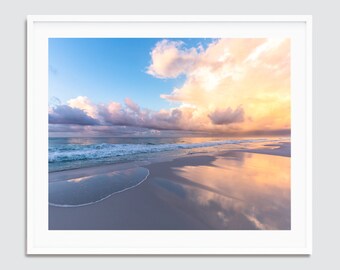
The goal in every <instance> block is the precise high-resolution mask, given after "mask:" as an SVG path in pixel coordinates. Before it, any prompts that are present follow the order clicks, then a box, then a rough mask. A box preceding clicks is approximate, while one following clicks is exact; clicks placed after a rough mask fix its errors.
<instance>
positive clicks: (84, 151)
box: [48, 139, 266, 163]
mask: <svg viewBox="0 0 340 270" xmlns="http://www.w3.org/2000/svg"><path fill="white" fill-rule="evenodd" d="M264 141H266V139H249V140H224V141H210V142H204V143H179V144H108V143H101V144H90V145H81V144H62V145H53V146H50V147H49V153H48V161H49V163H55V162H65V161H75V160H95V159H103V158H110V157H120V156H130V155H137V154H148V153H158V152H166V151H174V150H180V149H196V148H205V147H214V146H221V145H228V144H243V143H252V142H264Z"/></svg>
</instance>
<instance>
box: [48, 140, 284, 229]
mask: <svg viewBox="0 0 340 270" xmlns="http://www.w3.org/2000/svg"><path fill="white" fill-rule="evenodd" d="M268 147H272V149H268ZM268 147H266V148H262V149H261V148H257V149H249V151H248V150H247V149H242V150H228V151H221V152H219V151H217V152H210V153H194V154H189V155H186V156H184V157H179V158H174V159H172V160H170V161H169V160H166V161H158V162H152V163H149V164H146V163H147V162H144V164H143V165H141V164H130V163H128V164H124V163H123V164H113V165H104V166H97V167H90V168H82V169H73V170H72V171H61V172H53V173H49V178H50V179H49V181H50V182H54V181H63V180H69V179H72V178H76V177H81V176H84V175H96V174H105V173H108V172H112V171H113V170H122V171H123V170H126V169H128V168H131V166H140V167H144V168H146V169H148V170H149V175H148V176H147V177H146V179H145V180H144V181H142V182H141V183H140V184H139V185H137V186H135V187H131V188H128V189H127V190H124V192H119V193H114V194H111V195H110V196H108V197H107V198H105V199H102V200H100V201H98V202H94V203H91V204H87V205H83V206H74V207H60V206H53V205H49V229H50V230H157V229H160V230H211V229H215V230H221V229H237V230H242V229H247V230H249V229H250V230H255V229H290V208H289V209H288V208H287V207H288V206H287V205H289V207H290V182H289V181H290V179H288V178H287V176H286V173H289V171H287V170H288V169H287V170H286V171H287V172H284V174H283V175H281V174H282V173H280V170H278V172H275V173H277V174H278V175H277V177H278V180H277V181H276V182H275V183H274V184H273V187H272V188H271V189H270V190H269V191H270V192H269V191H268V184H266V185H265V187H266V190H265V192H269V193H270V196H269V195H268V194H267V195H266V196H265V195H264V193H263V191H262V190H261V186H262V184H261V182H258V181H259V180H256V178H254V180H251V179H248V178H249V177H250V178H251V177H255V176H256V175H258V174H259V175H261V177H262V178H263V177H267V175H270V173H269V172H268V173H266V170H267V169H266V168H268V170H271V168H270V167H274V168H281V167H282V164H283V165H284V166H286V167H287V166H290V165H289V164H290V162H289V156H288V151H287V149H288V148H289V143H281V144H276V145H275V146H274V145H273V146H268ZM289 154H290V153H289ZM268 155H271V156H273V157H269V156H268ZM254 162H260V163H259V164H260V165H261V166H257V165H256V164H257V163H254ZM268 162H269V163H268ZM273 162H274V163H273ZM253 163H254V164H253ZM267 163H268V164H270V165H272V166H267V165H263V164H267ZM271 163H273V164H271ZM263 168H264V169H263ZM287 168H289V167H287ZM273 172H274V171H273ZM226 173H227V174H226ZM222 176H223V177H222ZM221 177H222V178H221ZM235 177H236V178H235ZM247 177H248V178H247ZM236 180H237V182H235V181H236ZM260 180H262V179H260ZM254 181H255V182H254ZM266 181H267V182H266V183H269V184H271V182H270V179H267V180H266ZM287 181H288V182H287ZM236 183H237V184H236ZM282 183H283V184H282ZM250 187H253V189H252V188H250ZM278 188H279V189H281V191H280V193H279V195H277V194H275V193H277V190H278ZM288 191H289V193H288ZM253 193H254V194H253ZM256 194H257V195H256ZM274 194H275V195H274ZM113 195H114V196H113ZM255 195H256V196H255ZM268 196H269V197H270V198H271V196H274V197H275V201H273V202H274V204H276V203H277V206H276V207H277V208H278V209H279V210H275V209H271V208H270V207H269V206H267V204H268V205H269V204H270V203H273V202H272V201H271V200H269V199H268ZM278 196H281V197H282V198H280V197H279V199H280V200H278ZM274 197H273V198H274ZM259 198H260V199H259ZM268 200H269V202H268ZM251 205H253V206H251ZM268 207H269V208H268ZM267 208H268V209H267ZM263 211H265V212H266V211H267V212H268V213H270V214H264V213H262V212H263ZM257 212H258V213H257ZM276 212H282V213H283V214H282V213H281V214H280V215H279V216H277V217H276V218H275V219H273V220H271V219H270V220H268V217H266V215H268V216H270V215H271V216H276V215H277V213H276ZM225 215H227V216H225ZM281 215H282V217H281Z"/></svg>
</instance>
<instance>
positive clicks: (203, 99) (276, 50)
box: [150, 38, 290, 133]
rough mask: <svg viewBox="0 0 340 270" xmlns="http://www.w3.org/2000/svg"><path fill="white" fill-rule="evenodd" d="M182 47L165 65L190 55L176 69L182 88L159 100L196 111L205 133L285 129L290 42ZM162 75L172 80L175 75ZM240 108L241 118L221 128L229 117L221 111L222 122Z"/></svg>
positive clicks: (247, 40) (225, 42)
mask: <svg viewBox="0 0 340 270" xmlns="http://www.w3.org/2000/svg"><path fill="white" fill-rule="evenodd" d="M182 47H183V46H182ZM182 47H179V46H177V50H178V51H177V52H176V54H173V55H172V56H173V58H172V59H170V56H169V55H167V57H166V62H167V63H172V62H176V61H177V59H178V57H177V55H181V54H186V53H187V51H195V52H196V53H195V56H194V57H195V59H192V60H191V61H190V63H191V64H190V65H187V66H186V68H184V69H181V73H180V74H184V75H185V77H186V79H185V82H184V83H183V85H182V86H180V87H176V88H174V89H173V90H172V92H171V93H164V94H162V95H161V98H163V99H166V100H168V101H170V102H177V103H179V104H187V105H189V106H193V107H195V108H196V112H195V115H200V121H201V123H202V126H204V128H207V129H210V130H219V131H221V132H231V131H233V130H235V129H237V130H238V131H239V132H244V133H247V132H251V131H255V130H258V129H260V128H262V129H264V130H267V131H271V130H273V131H274V130H281V129H289V128H290V40H289V39H281V38H271V39H266V38H230V39H228V38H227V39H217V40H214V41H213V42H211V43H210V44H209V45H208V46H207V48H206V49H205V50H199V48H198V47H197V48H191V49H185V50H182ZM161 57H162V55H161V54H159V55H158V58H159V59H157V61H158V62H162V61H161V59H160V58H161ZM152 59H154V58H152ZM153 64H154V63H153V62H152V63H151V65H150V66H151V67H152V66H153ZM162 74H163V77H165V76H166V75H168V77H174V76H175V75H178V74H179V72H177V73H176V72H175V73H172V72H169V73H168V74H166V72H165V71H163V73H162ZM171 75H172V76H171ZM156 77H157V76H156ZM240 104H242V114H237V115H236V116H238V117H236V118H235V119H236V120H240V119H241V115H243V120H242V121H234V122H233V123H232V124H226V123H228V122H229V121H230V120H231V118H230V117H228V115H229V114H228V113H225V114H224V117H225V119H223V117H222V115H223V113H220V112H223V111H224V110H225V108H238V106H239V105H240ZM237 112H239V113H240V112H241V111H237ZM205 116H208V117H205ZM222 120H224V121H222ZM206 121H209V122H210V123H211V124H212V126H211V125H209V124H208V123H207V122H206ZM220 123H224V124H220Z"/></svg>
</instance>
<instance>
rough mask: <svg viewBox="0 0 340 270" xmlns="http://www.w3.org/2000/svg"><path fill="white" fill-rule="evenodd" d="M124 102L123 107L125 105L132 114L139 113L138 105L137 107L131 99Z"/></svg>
mask: <svg viewBox="0 0 340 270" xmlns="http://www.w3.org/2000/svg"><path fill="white" fill-rule="evenodd" d="M124 102H125V105H126V106H127V107H128V108H129V109H130V110H131V111H133V112H135V113H139V111H140V108H139V105H138V104H137V103H135V102H133V100H132V99H130V98H125V100H124Z"/></svg>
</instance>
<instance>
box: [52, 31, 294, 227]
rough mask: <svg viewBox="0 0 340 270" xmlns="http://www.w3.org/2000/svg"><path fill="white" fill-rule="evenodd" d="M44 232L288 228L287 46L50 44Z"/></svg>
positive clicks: (225, 41) (133, 41)
mask: <svg viewBox="0 0 340 270" xmlns="http://www.w3.org/2000/svg"><path fill="white" fill-rule="evenodd" d="M48 69H49V70H48V96H49V101H48V102H49V104H48V122H49V124H48V136H49V137H48V171H49V172H48V180H47V179H46V181H48V229H49V230H290V229H291V166H290V164H291V151H290V150H291V144H290V135H291V94H290V93H291V90H290V83H291V56H290V39H289V38H285V37H283V38H205V37H202V38H167V37H164V38H49V39H48Z"/></svg>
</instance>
